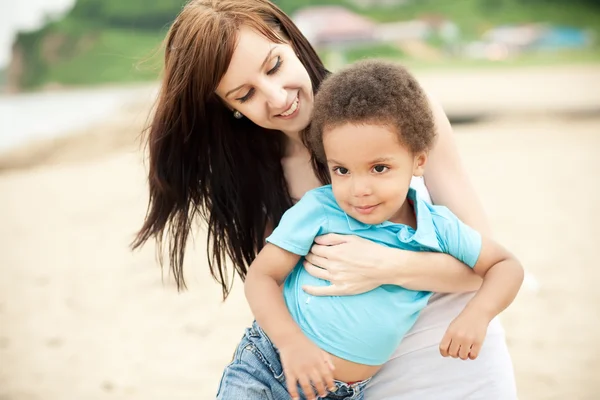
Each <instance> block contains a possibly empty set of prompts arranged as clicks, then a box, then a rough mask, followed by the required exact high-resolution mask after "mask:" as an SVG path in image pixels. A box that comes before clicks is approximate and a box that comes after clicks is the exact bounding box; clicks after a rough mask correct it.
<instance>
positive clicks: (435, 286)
mask: <svg viewBox="0 0 600 400" xmlns="http://www.w3.org/2000/svg"><path fill="white" fill-rule="evenodd" d="M315 242H316V243H317V244H315V245H313V247H312V249H311V252H310V253H309V254H308V255H307V256H306V261H305V263H304V268H306V271H307V272H308V273H309V274H311V275H313V276H315V277H317V278H321V279H325V280H327V281H330V282H331V285H329V286H320V287H316V286H307V287H305V288H304V290H305V291H306V292H307V293H309V294H312V295H315V296H344V295H352V294H359V293H364V292H368V291H369V290H373V289H375V288H376V287H378V286H381V285H384V284H392V285H398V286H402V287H405V288H407V289H411V290H426V291H431V292H438V293H455V292H457V293H460V292H470V291H475V290H477V289H479V287H480V286H481V278H480V277H479V276H478V275H477V274H475V273H474V272H473V270H472V269H471V268H469V267H467V266H466V265H464V264H463V263H462V262H460V261H458V260H457V259H456V258H454V257H452V256H450V255H448V254H443V253H428V252H415V251H407V250H400V249H394V248H390V247H386V246H382V245H379V244H377V243H374V242H371V241H370V240H367V239H363V238H361V237H358V236H348V235H338V234H334V233H330V234H328V235H324V236H319V237H317V238H316V239H315Z"/></svg>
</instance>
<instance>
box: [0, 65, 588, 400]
mask: <svg viewBox="0 0 600 400" xmlns="http://www.w3.org/2000/svg"><path fill="white" fill-rule="evenodd" d="M430 74H431V75H427V76H424V77H423V81H424V82H425V85H426V86H430V87H432V89H433V91H434V92H436V93H437V94H438V95H439V97H440V98H441V99H442V102H443V104H444V105H445V106H447V107H448V109H451V110H453V112H455V113H457V114H460V115H468V114H473V115H477V116H482V117H485V118H482V119H480V120H478V121H477V122H475V123H471V124H457V125H455V128H454V129H455V133H456V139H457V142H458V144H459V148H460V152H461V154H462V156H463V159H464V162H465V164H466V166H467V168H468V170H469V171H470V175H471V177H472V179H473V181H474V184H475V185H476V187H477V189H478V192H479V194H480V196H481V198H482V200H483V203H484V205H485V208H486V210H487V212H488V214H489V217H490V219H491V222H492V226H493V229H494V233H495V236H496V237H497V239H498V240H499V241H500V242H501V243H503V244H505V245H506V246H507V247H508V248H509V249H511V250H512V251H513V252H514V253H515V254H516V255H517V256H518V257H519V258H520V259H521V261H522V262H523V264H524V266H525V267H526V269H527V271H528V273H530V274H531V275H530V276H531V277H534V278H531V279H530V280H528V281H527V282H526V285H525V287H524V288H523V290H522V291H521V293H520V294H519V297H518V299H517V301H516V302H515V303H514V304H513V305H512V306H511V307H510V309H508V310H507V311H506V312H505V313H503V315H502V321H503V323H504V326H505V329H506V334H507V341H508V344H509V347H510V351H511V354H512V357H513V361H514V365H515V372H516V376H517V383H518V388H519V398H520V399H521V400H538V399H539V400H541V399H556V400H559V399H560V400H563V399H578V400H592V399H597V398H600V381H599V380H598V374H599V373H600V345H599V344H598V337H600V323H599V322H598V318H597V315H598V312H599V311H600V290H598V288H597V287H596V286H597V284H598V283H597V282H599V281H600V268H597V267H598V266H599V262H598V258H597V255H596V254H595V250H596V248H595V246H597V245H598V241H599V239H600V217H599V216H598V213H597V210H596V207H597V206H598V205H599V204H600V101H599V96H600V67H585V68H574V69H569V68H566V67H557V68H556V69H550V68H544V69H541V70H539V71H536V70H531V69H526V70H510V71H503V70H497V71H486V72H482V73H481V75H476V74H475V75H470V78H469V77H467V74H462V73H460V74H458V73H455V74H454V75H453V73H448V74H445V75H444V74H434V73H430ZM459 75H460V76H459ZM533 76H535V79H537V80H534V86H535V85H538V86H537V88H538V89H537V90H536V89H535V88H533V89H532V90H529V92H531V93H529V95H528V94H527V92H526V91H522V92H518V93H516V92H514V91H513V92H512V93H513V95H512V97H511V96H510V95H509V94H507V93H509V90H508V89H507V88H506V86H507V85H506V83H507V82H513V84H514V85H521V86H522V85H524V84H526V83H531V82H532V80H531V79H528V77H530V78H531V77H533ZM544 77H545V78H546V79H544ZM557 77H558V78H557ZM461 79H463V80H462V81H461ZM467 82H471V84H470V85H469V84H467ZM477 82H487V83H489V86H487V87H486V88H485V90H486V92H487V93H488V94H487V95H485V96H483V95H482V94H481V91H482V90H484V89H482V88H481V84H480V83H477ZM549 82H558V83H554V84H553V85H549ZM548 87H551V89H548ZM459 88H461V89H462V92H457V90H459ZM561 88H562V89H561ZM567 88H570V89H569V90H570V91H569V92H568V93H567V94H565V90H567ZM530 89H531V88H530ZM475 90H479V92H474V91H475ZM498 92H501V93H502V95H501V96H494V93H498ZM527 96H529V97H527ZM553 96H554V97H553ZM513 98H514V99H516V100H515V101H514V102H511V99H513ZM476 99H479V101H476ZM486 102H487V103H486ZM475 106H476V107H475ZM517 106H518V107H517ZM148 107H149V104H146V103H142V104H135V105H132V106H131V107H128V108H124V109H123V110H121V112H120V113H118V114H115V115H114V117H113V118H110V119H109V120H106V121H104V122H102V123H98V124H95V125H94V126H93V127H90V128H86V129H85V130H84V132H73V133H77V135H67V136H64V137H62V138H60V139H56V140H50V141H45V142H39V143H35V144H31V145H27V146H25V147H23V148H19V149H16V150H14V151H11V152H9V153H5V154H2V155H0V194H1V195H0V221H2V223H1V224H0V242H1V243H2V245H1V249H2V251H1V252H0V274H1V275H2V279H0V400H75V399H76V400H88V399H89V400H95V399H98V400H100V399H131V400H138V399H139V400H159V399H160V400H163V399H165V400H166V399H169V400H188V399H190V400H191V399H210V398H214V394H215V392H216V388H217V384H218V381H219V378H220V375H221V372H222V368H223V367H224V366H225V365H226V364H227V362H228V361H229V360H230V358H231V355H232V352H233V350H234V347H235V345H236V343H237V341H238V340H239V338H240V337H241V335H242V332H243V328H244V327H245V326H247V325H248V324H249V323H250V322H251V314H250V312H249V310H248V307H247V306H246V303H245V299H244V296H243V293H242V290H240V289H241V285H240V282H239V281H238V282H236V283H235V285H234V291H233V293H232V295H231V296H230V298H229V299H228V300H227V301H226V302H225V303H223V302H222V301H221V293H220V287H219V286H218V285H217V284H216V283H214V282H213V280H212V278H211V277H210V275H209V273H208V268H207V265H206V252H205V242H206V239H205V234H204V232H203V230H202V227H201V226H198V229H197V230H196V232H195V237H194V241H193V243H190V249H189V253H188V255H187V258H186V266H187V267H186V268H187V271H186V276H187V281H188V284H189V290H188V291H187V292H183V293H177V290H176V289H175V286H174V284H173V282H172V280H171V279H169V277H168V275H167V271H166V270H165V271H164V273H161V270H160V268H159V266H158V264H157V262H156V260H155V248H154V246H153V244H149V245H147V246H146V247H145V248H143V249H142V250H141V251H138V252H134V253H132V252H131V251H130V250H129V248H128V244H129V242H130V241H131V239H132V238H133V235H134V233H135V232H136V230H137V229H138V228H139V226H140V224H141V222H142V220H143V216H144V213H145V209H146V175H145V174H146V172H145V171H146V167H145V165H144V163H143V154H142V153H141V151H140V148H139V143H138V135H139V131H140V129H141V127H142V125H143V122H144V119H145V117H146V115H147V110H148Z"/></svg>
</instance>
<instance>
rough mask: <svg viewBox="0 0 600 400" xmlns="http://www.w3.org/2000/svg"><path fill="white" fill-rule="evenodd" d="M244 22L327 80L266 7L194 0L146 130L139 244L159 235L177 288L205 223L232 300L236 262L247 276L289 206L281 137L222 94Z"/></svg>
mask: <svg viewBox="0 0 600 400" xmlns="http://www.w3.org/2000/svg"><path fill="white" fill-rule="evenodd" d="M241 25H245V26H249V27H251V28H253V29H255V30H256V31H258V32H260V33H261V34H263V35H264V36H265V37H267V38H268V39H270V40H272V41H273V42H278V43H282V42H283V41H284V40H285V41H287V42H288V43H289V44H290V45H291V46H292V47H293V48H294V50H295V51H296V53H297V54H298V55H299V59H300V61H301V62H302V63H303V65H304V66H305V68H306V70H307V71H308V74H309V76H310V78H311V81H312V85H313V88H314V89H316V88H318V87H319V84H320V83H321V81H322V80H323V79H324V78H325V76H326V75H327V70H326V69H325V67H324V66H323V64H322V62H321V61H320V59H319V57H318V56H317V54H316V52H315V51H314V49H313V48H312V46H311V45H310V44H309V42H308V41H307V40H306V38H305V37H304V36H303V35H302V34H301V33H300V31H299V30H298V28H297V27H296V26H295V25H294V23H293V22H292V21H291V20H290V19H289V17H287V16H286V15H285V14H284V13H283V11H281V10H280V9H279V8H277V7H276V6H275V5H274V4H272V3H271V2H269V1H267V0H192V1H191V2H189V3H188V4H187V5H186V6H185V7H184V8H183V10H182V11H181V13H180V14H179V15H178V17H177V19H176V20H175V22H174V23H173V25H172V26H171V28H170V30H169V33H168V35H167V38H166V40H165V65H164V75H163V78H162V84H161V89H160V93H159V96H158V99H157V103H156V109H155V112H154V116H153V118H152V120H151V123H150V125H149V126H148V129H147V132H146V133H147V136H146V139H147V142H146V143H147V146H148V151H149V176H148V184H149V190H150V193H149V204H148V210H147V214H146V219H145V221H144V224H143V226H142V228H141V229H140V231H139V232H138V234H137V236H136V238H135V240H134V242H133V243H132V247H133V248H134V249H135V248H138V247H140V246H142V245H143V244H144V243H145V242H146V241H147V240H149V239H150V238H155V239H156V241H157V245H158V249H157V251H158V254H159V260H160V263H161V266H162V265H163V260H162V255H163V250H164V245H165V244H167V245H168V254H169V264H170V269H171V271H172V273H173V276H174V278H175V281H176V283H177V288H178V289H179V290H180V289H182V288H185V287H186V284H185V279H184V276H183V263H184V256H185V247H186V243H187V239H188V237H189V235H190V231H191V229H192V227H193V222H194V219H195V217H196V216H198V215H200V216H201V217H202V218H203V219H204V220H205V221H206V222H207V223H208V241H207V245H208V246H207V249H208V252H209V255H208V262H209V267H210V271H211V274H212V276H213V277H214V278H215V280H216V281H217V282H219V283H220V284H221V287H222V290H223V299H225V298H227V296H228V294H229V292H230V290H231V283H232V282H233V280H232V279H231V277H230V274H229V273H228V270H227V266H226V263H227V259H228V258H229V259H231V260H232V262H233V266H234V268H235V271H236V272H237V273H238V274H239V276H240V277H241V278H242V279H244V278H245V276H246V272H247V267H248V266H249V265H250V263H251V262H252V260H253V259H254V258H255V257H256V254H257V252H258V251H259V250H260V249H261V248H262V246H263V241H264V234H265V230H266V227H267V223H268V222H270V223H272V224H274V225H276V224H277V223H278V222H279V220H280V219H281V216H282V215H283V213H284V212H285V211H286V210H287V209H288V208H289V207H290V206H291V199H290V196H289V193H288V188H287V185H286V181H285V178H284V175H283V169H282V166H281V158H282V156H283V134H282V133H281V132H274V131H268V130H266V129H263V128H261V127H259V126H257V125H255V124H254V123H252V122H251V121H249V120H248V119H246V118H243V119H240V120H238V119H235V118H233V115H232V112H231V111H230V110H228V109H227V108H226V107H225V106H224V105H223V103H222V102H221V101H220V99H219V98H218V97H217V95H216V94H215V90H216V88H217V85H218V84H219V81H220V80H221V78H222V77H223V75H224V74H225V72H226V71H227V68H228V66H229V63H230V61H231V58H232V55H233V52H234V49H235V46H236V42H237V31H238V29H239V27H240V26H241Z"/></svg>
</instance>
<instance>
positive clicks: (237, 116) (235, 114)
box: [233, 110, 244, 119]
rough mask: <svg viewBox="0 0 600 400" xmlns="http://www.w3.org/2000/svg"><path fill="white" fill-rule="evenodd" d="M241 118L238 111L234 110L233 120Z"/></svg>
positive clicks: (241, 115)
mask: <svg viewBox="0 0 600 400" xmlns="http://www.w3.org/2000/svg"><path fill="white" fill-rule="evenodd" d="M243 116H244V115H243V114H242V113H241V112H239V111H238V110H235V111H234V112H233V117H234V118H235V119H242V117H243Z"/></svg>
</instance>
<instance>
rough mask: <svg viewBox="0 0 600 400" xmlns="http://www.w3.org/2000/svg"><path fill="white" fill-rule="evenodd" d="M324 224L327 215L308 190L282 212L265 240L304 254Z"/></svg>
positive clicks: (321, 232)
mask: <svg viewBox="0 0 600 400" xmlns="http://www.w3.org/2000/svg"><path fill="white" fill-rule="evenodd" d="M326 226H327V216H326V215H325V210H324V208H323V205H322V204H321V203H320V201H319V199H318V198H317V196H316V195H315V194H314V193H312V192H308V193H306V194H305V195H304V196H303V197H302V198H301V199H300V201H299V202H297V203H296V204H295V205H294V206H292V207H291V208H290V209H289V210H287V211H286V212H285V214H283V217H282V218H281V221H280V222H279V225H277V227H276V228H275V230H274V231H273V233H272V234H271V235H270V236H269V237H268V238H267V239H266V241H267V242H268V243H271V244H273V245H275V246H277V247H280V248H282V249H284V250H287V251H289V252H290V253H294V254H298V255H300V256H305V255H307V254H308V252H309V250H310V248H311V247H312V245H313V242H314V240H315V237H317V236H319V235H321V234H323V233H324V232H325V228H326Z"/></svg>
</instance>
